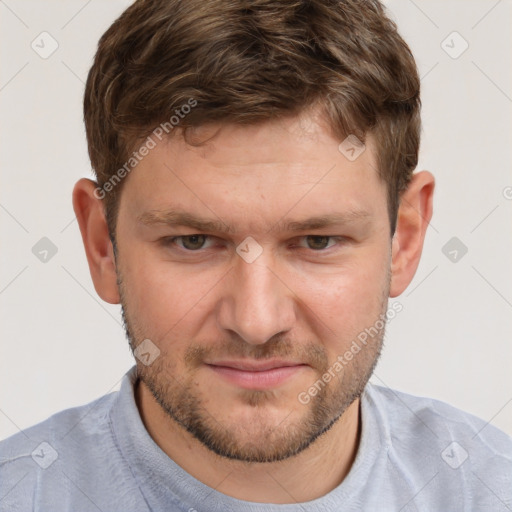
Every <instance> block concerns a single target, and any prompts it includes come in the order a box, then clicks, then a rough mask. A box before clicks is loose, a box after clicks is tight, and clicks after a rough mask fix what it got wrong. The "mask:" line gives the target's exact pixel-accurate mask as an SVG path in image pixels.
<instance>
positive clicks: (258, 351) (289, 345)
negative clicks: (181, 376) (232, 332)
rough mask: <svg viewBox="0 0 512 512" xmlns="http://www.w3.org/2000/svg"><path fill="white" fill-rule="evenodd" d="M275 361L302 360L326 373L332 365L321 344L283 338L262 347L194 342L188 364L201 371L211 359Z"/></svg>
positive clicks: (187, 356)
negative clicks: (200, 368)
mask: <svg viewBox="0 0 512 512" xmlns="http://www.w3.org/2000/svg"><path fill="white" fill-rule="evenodd" d="M273 358H276V359H277V358H279V359H289V360H294V361H300V362H301V363H303V364H307V365H309V366H311V367H313V368H317V369H318V370H319V371H324V370H325V369H326V368H328V364H329V362H328V355H327V351H326V350H325V349H324V348H323V347H322V346H321V345H319V344H318V343H313V342H295V341H292V340H290V339H289V338H282V337H279V338H275V339H274V338H272V339H270V340H269V341H267V342H265V343H262V344H261V345H251V344H249V343H246V342H244V341H238V342H235V341H229V342H223V343H221V344H217V343H211V342H210V343H209V342H205V343H203V344H199V343H193V344H191V345H190V346H189V347H188V348H187V350H186V351H185V356H184V361H185V364H186V365H187V366H188V367H189V368H197V367H198V366H200V365H201V364H203V363H204V361H207V360H208V361H212V360H223V359H253V360H265V359H273Z"/></svg>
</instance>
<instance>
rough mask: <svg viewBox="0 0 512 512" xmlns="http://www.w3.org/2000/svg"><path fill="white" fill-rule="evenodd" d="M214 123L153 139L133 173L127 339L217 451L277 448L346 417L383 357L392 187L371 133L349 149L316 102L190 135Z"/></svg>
mask: <svg viewBox="0 0 512 512" xmlns="http://www.w3.org/2000/svg"><path fill="white" fill-rule="evenodd" d="M219 128H220V129H219ZM214 133H215V135H214V136H213V138H211V139H210V141H209V142H208V143H206V144H205V145H202V146H191V145H188V144H187V143H186V142H185V141H184V140H183V138H182V137H181V136H178V135H176V136H174V137H173V138H171V139H170V140H168V141H166V142H165V143H163V142H162V143H160V144H159V145H157V146H156V147H155V148H154V149H152V150H151V151H150V152H149V154H148V155H147V156H146V157H145V158H144V159H143V160H142V161H141V162H140V163H139V164H138V166H137V168H136V169H135V170H134V171H132V173H131V174H130V175H129V176H128V177H127V178H126V183H125V184H124V188H123V192H122V194H121V200H120V205H119V215H118V221H117V231H116V235H117V260H116V265H117V275H118V283H119V290H120V295H121V303H122V306H123V314H124V319H125V326H126V331H127V334H128V337H129V339H130V342H131V344H132V347H136V346H137V345H138V344H139V343H140V342H142V341H143V340H146V339H149V340H151V343H152V344H154V345H155V346H156V347H157V348H158V350H159V351H160V352H159V355H158V357H156V359H155V360H154V361H153V362H152V363H151V364H150V365H145V364H143V363H142V362H141V361H137V364H138V372H139V376H140V378H141V380H142V382H143V383H144V384H145V385H146V386H147V387H148V388H149V389H150V390H151V392H152V394H153V396H154V397H155V399H156V400H157V401H158V403H159V404H160V405H161V407H162V408H163V410H164V411H165V412H166V413H167V414H168V415H169V417H170V418H172V419H173V420H174V421H176V422H177V423H178V424H180V425H181V426H182V427H184V428H185V429H187V430H188V431H189V432H191V433H192V434H193V435H194V436H195V437H196V438H197V439H199V440H200V441H201V442H202V443H204V445H206V446H207V447H208V448H210V449H211V450H213V451H214V452H216V453H217V454H220V455H222V456H225V457H229V458H232V459H238V460H245V461H253V462H266V461H277V460H283V459H285V458H287V457H290V456H292V455H294V454H297V453H299V452H300V451H302V450H304V449H305V448H306V447H308V446H309V445H310V444H311V443H312V442H313V441H314V440H315V439H316V438H317V437H318V436H319V435H321V434H322V433H323V432H325V431H326V430H328V429H329V428H330V427H331V426H332V425H333V424H334V423H335V422H336V421H337V420H338V419H339V418H340V416H341V415H342V414H343V412H344V411H345V410H346V409H347V407H348V406H349V405H350V404H351V403H352V402H353V401H354V400H355V399H356V398H357V397H359V395H360V394H361V392H362V390H363V388H364V386H365V384H366V383H367V381H368V379H369V377H370V375H371V373H372V371H373V368H374V366H375V364H376V362H377V359H378V356H379V353H380V349H381V344H382V337H383V328H382V325H383V322H382V318H383V317H382V315H383V314H385V311H386V308H387V298H388V295H389V285H390V263H391V238H390V228H389V218H388V214H387V204H386V186H385V184H384V183H383V182H382V181H381V180H380V178H379V177H378V176H377V172H376V170H375V169H376V164H375V148H374V145H373V141H372V139H371V137H369V138H368V140H367V143H366V150H365V151H364V152H363V153H362V154H361V155H360V156H359V157H358V158H357V159H356V160H354V161H350V160H349V159H347V158H346V157H345V156H344V155H343V154H342V153H341V152H340V151H339V150H338V146H339V143H340V142H341V141H340V140H338V139H337V138H336V137H334V136H333V135H332V134H331V132H330V130H329V129H328V127H327V126H326V125H325V124H324V123H323V121H322V119H321V118H320V117H319V116H315V115H313V114H311V115H307V116H306V115H303V116H302V117H300V118H299V117H296V118H290V119H286V120H280V121H273V122H265V123H263V124H260V125H252V126H245V127H244V126H232V125H223V126H222V127H220V126H217V127H208V128H206V127H204V128H201V129H198V130H197V131H196V133H195V134H194V136H197V137H198V138H200V139H208V138H209V137H211V136H212V135H213V134H214ZM376 325H377V326H378V327H379V334H378V335H376V336H374V337H373V338H372V337H370V338H368V340H367V343H366V344H365V345H364V346H362V347H361V350H360V351H359V352H357V353H356V354H354V355H353V358H351V360H349V361H347V359H346V358H344V356H343V355H344V354H345V353H346V351H347V350H349V349H350V347H351V345H352V343H353V341H354V340H356V339H357V337H358V335H359V334H360V333H361V332H363V331H364V330H365V329H368V328H370V327H372V326H376ZM146 343H147V342H146ZM340 358H341V359H340ZM340 361H343V363H340ZM336 362H338V364H336ZM326 376H327V377H326ZM329 376H330V377H329ZM315 390H316V391H315Z"/></svg>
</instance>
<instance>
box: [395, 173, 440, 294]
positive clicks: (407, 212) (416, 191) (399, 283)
mask: <svg viewBox="0 0 512 512" xmlns="http://www.w3.org/2000/svg"><path fill="white" fill-rule="evenodd" d="M434 186H435V180H434V176H432V174H431V173H430V172H428V171H421V172H419V173H417V174H414V175H413V177H412V180H411V183H410V184H409V187H408V188H407V190H406V191H404V192H403V193H402V196H401V198H400V207H399V209H398V219H397V225H396V231H395V234H394V236H393V242H392V262H391V287H390V292H389V295H390V297H397V296H398V295H400V294H401V293H403V291H404V290H405V289H406V288H407V286H408V285H409V283H410V282H411V281H412V278H413V277H414V274H415V273H416V269H417V268H418V264H419V262H420V257H421V252H422V249H423V242H424V240H425V234H426V231H427V227H428V224H429V222H430V219H431V218H432V212H433V206H432V203H433V196H434Z"/></svg>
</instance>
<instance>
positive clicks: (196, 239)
mask: <svg viewBox="0 0 512 512" xmlns="http://www.w3.org/2000/svg"><path fill="white" fill-rule="evenodd" d="M206 238H207V236H206V235H187V236H179V237H176V240H181V247H183V248H184V249H187V250H188V251H197V250H198V249H202V248H203V245H204V243H205V241H206ZM178 245H179V244H178Z"/></svg>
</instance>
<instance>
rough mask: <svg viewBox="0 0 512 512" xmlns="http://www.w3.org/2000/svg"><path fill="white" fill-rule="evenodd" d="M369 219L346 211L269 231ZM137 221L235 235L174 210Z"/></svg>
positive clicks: (213, 222)
mask: <svg viewBox="0 0 512 512" xmlns="http://www.w3.org/2000/svg"><path fill="white" fill-rule="evenodd" d="M370 217H371V214H370V212H368V211H366V210H348V211H346V212H336V213H331V214H327V215H318V216H316V217H310V218H308V219H304V220H279V221H278V222H277V223H276V224H274V225H273V226H272V227H271V228H270V229H269V231H271V230H276V229H277V230H282V231H291V232H296V231H307V230H311V229H322V228H327V227H331V226H338V225H343V224H349V223H353V222H356V221H361V220H368V219H369V218H370ZM137 219H138V220H139V222H141V223H142V224H144V225H146V226H154V225H159V224H162V225H168V226H186V227H190V228H193V229H196V230H197V231H209V232H218V233H236V230H235V229H234V228H233V227H231V226H228V225H227V224H226V223H225V222H222V220H220V219H215V220H214V219H207V218H203V217H199V216H197V215H193V214H191V213H189V212H186V211H183V210H176V209H173V210H150V211H147V212H144V213H142V214H141V215H139V216H138V217H137Z"/></svg>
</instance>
